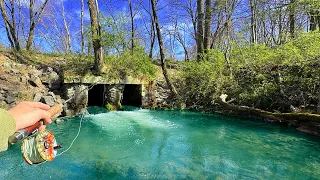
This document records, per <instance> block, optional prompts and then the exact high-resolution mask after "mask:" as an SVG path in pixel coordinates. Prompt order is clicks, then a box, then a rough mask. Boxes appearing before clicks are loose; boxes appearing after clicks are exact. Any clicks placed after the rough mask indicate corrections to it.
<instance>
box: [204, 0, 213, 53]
mask: <svg viewBox="0 0 320 180" xmlns="http://www.w3.org/2000/svg"><path fill="white" fill-rule="evenodd" d="M211 4H212V0H206V17H205V22H204V40H203V48H204V51H205V53H207V52H208V49H209V48H210V37H211Z"/></svg>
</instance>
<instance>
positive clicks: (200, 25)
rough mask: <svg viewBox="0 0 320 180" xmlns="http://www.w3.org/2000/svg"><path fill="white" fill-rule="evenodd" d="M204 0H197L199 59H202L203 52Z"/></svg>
mask: <svg viewBox="0 0 320 180" xmlns="http://www.w3.org/2000/svg"><path fill="white" fill-rule="evenodd" d="M203 21H204V0H197V60H198V61H200V60H201V59H202V53H203V23H204V22H203Z"/></svg>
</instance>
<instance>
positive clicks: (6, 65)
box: [2, 62, 11, 68]
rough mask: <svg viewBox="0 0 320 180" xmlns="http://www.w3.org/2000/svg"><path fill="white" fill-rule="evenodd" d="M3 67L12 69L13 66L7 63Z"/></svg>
mask: <svg viewBox="0 0 320 180" xmlns="http://www.w3.org/2000/svg"><path fill="white" fill-rule="evenodd" d="M2 66H3V67H7V68H9V67H11V64H10V63H8V62H5V63H3V64H2Z"/></svg>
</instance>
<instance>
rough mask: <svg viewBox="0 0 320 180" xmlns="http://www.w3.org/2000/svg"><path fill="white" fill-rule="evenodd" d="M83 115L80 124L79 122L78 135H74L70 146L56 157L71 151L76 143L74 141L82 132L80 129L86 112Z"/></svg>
mask: <svg viewBox="0 0 320 180" xmlns="http://www.w3.org/2000/svg"><path fill="white" fill-rule="evenodd" d="M81 115H82V116H81V119H80V124H79V129H78V133H77V135H76V136H75V137H74V139H73V140H72V142H71V144H70V146H69V147H68V148H67V149H66V150H64V151H62V152H61V153H59V154H57V155H56V157H57V156H60V155H62V154H63V153H65V152H67V151H69V149H70V148H71V147H72V145H73V143H74V142H75V141H76V139H77V138H78V136H79V134H80V131H81V126H82V119H83V117H84V114H81Z"/></svg>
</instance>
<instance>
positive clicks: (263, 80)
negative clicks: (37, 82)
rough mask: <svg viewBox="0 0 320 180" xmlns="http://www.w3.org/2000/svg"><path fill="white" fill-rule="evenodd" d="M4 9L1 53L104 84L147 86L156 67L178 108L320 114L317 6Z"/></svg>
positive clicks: (237, 1) (197, 2)
mask: <svg viewBox="0 0 320 180" xmlns="http://www.w3.org/2000/svg"><path fill="white" fill-rule="evenodd" d="M0 9H1V16H2V18H1V22H0V24H1V29H0V34H1V36H0V41H1V43H2V48H3V49H8V48H9V49H11V50H13V51H14V52H19V53H25V54H29V55H30V54H39V53H43V54H51V55H61V56H63V57H64V58H66V59H67V60H68V61H69V63H67V64H70V63H78V64H81V65H82V66H85V67H93V68H92V72H93V73H94V74H97V75H106V76H122V75H125V74H129V75H135V76H144V77H148V78H150V79H152V78H153V77H154V76H155V71H156V69H155V67H154V65H153V64H159V65H161V71H162V73H163V75H164V77H165V80H166V85H167V87H168V88H169V89H170V92H171V96H172V99H173V104H176V105H177V104H180V103H183V104H185V106H186V107H188V108H190V109H197V110H206V111H215V110H217V107H216V106H214V102H215V100H216V98H217V97H219V95H221V94H223V93H225V94H228V95H229V97H230V98H231V99H228V100H230V101H229V102H232V103H233V104H238V105H246V106H249V107H256V108H260V109H263V110H267V111H272V112H300V111H303V112H311V113H319V112H320V90H319V87H320V71H319V67H320V33H319V28H320V1H319V0H270V1H265V0H158V1H156V0H122V1H118V0H103V1H97V0H88V1H87V0H57V1H51V0H1V1H0ZM48 63H50V62H48ZM56 65H58V66H61V67H62V68H63V67H66V66H67V65H63V64H56ZM82 66H79V68H81V67H82ZM168 67H171V69H174V70H175V72H176V73H174V75H171V76H170V74H168V70H167V68H168Z"/></svg>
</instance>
